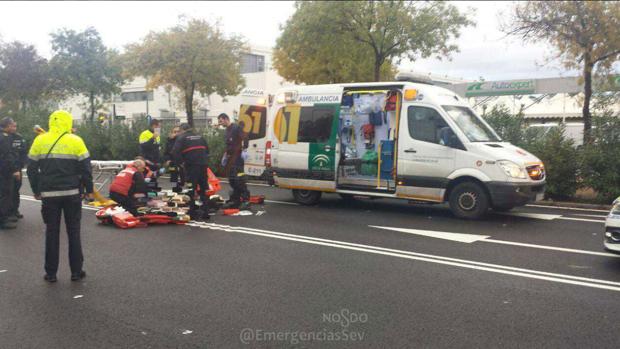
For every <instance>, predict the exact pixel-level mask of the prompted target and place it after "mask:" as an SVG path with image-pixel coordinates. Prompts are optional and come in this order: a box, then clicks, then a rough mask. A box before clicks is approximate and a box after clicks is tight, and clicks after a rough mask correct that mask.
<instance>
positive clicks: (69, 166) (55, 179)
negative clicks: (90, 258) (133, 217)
mask: <svg viewBox="0 0 620 349" xmlns="http://www.w3.org/2000/svg"><path fill="white" fill-rule="evenodd" d="M72 124H73V117H72V116H71V114H69V113H68V112H66V111H64V110H58V111H55V112H53V113H52V115H50V119H49V132H45V133H42V134H40V135H38V136H37V137H36V138H35V139H34V141H33V143H32V147H30V151H29V153H28V158H29V159H30V163H29V164H28V170H27V171H28V180H29V181H30V187H31V188H32V191H33V193H34V196H35V198H36V199H38V200H42V201H43V204H42V208H41V214H42V216H43V222H44V223H45V277H44V278H45V280H46V281H48V282H56V272H57V271H58V254H59V243H60V242H59V240H60V239H59V234H60V217H61V216H62V215H63V212H64V217H65V225H66V226H67V235H68V240H69V264H70V266H71V280H72V281H78V280H81V279H82V278H84V277H85V276H86V273H85V272H84V271H83V270H82V266H83V263H84V257H83V255H82V243H81V238H80V223H81V218H82V195H84V194H86V195H87V196H88V197H89V198H92V195H93V176H92V172H91V166H90V154H89V153H88V149H87V148H86V145H85V144H84V141H83V140H82V138H80V137H79V136H77V135H75V134H73V133H71V126H72Z"/></svg>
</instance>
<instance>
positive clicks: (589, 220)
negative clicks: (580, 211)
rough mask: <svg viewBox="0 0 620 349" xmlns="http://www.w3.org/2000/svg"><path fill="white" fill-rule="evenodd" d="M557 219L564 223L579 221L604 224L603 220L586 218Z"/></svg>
mask: <svg viewBox="0 0 620 349" xmlns="http://www.w3.org/2000/svg"><path fill="white" fill-rule="evenodd" d="M558 219H563V220H565V221H580V222H594V223H605V220H598V219H587V218H574V217H560V218H558Z"/></svg>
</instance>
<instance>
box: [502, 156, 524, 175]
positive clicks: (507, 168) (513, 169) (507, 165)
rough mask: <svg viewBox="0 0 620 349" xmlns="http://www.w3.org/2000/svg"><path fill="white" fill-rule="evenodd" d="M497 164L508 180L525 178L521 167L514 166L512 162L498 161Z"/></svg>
mask: <svg viewBox="0 0 620 349" xmlns="http://www.w3.org/2000/svg"><path fill="white" fill-rule="evenodd" d="M497 164H498V165H499V167H501V168H502V170H504V173H506V176H508V177H510V178H520V179H526V178H527V173H525V170H524V169H523V168H521V166H519V165H517V164H515V163H514V162H512V161H507V160H502V161H498V162H497Z"/></svg>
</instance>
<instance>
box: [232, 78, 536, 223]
mask: <svg viewBox="0 0 620 349" xmlns="http://www.w3.org/2000/svg"><path fill="white" fill-rule="evenodd" d="M406 80H407V81H396V82H381V83H350V84H331V85H314V86H293V87H286V88H283V89H281V90H279V91H278V92H277V93H276V94H275V98H273V100H272V101H271V102H272V103H270V104H271V105H270V108H269V110H267V107H266V106H264V105H262V106H261V105H242V107H241V110H240V119H243V120H244V123H245V124H246V125H245V128H246V131H247V132H248V133H249V134H250V139H251V141H250V148H249V159H250V161H249V162H248V164H247V166H246V167H248V168H246V171H248V172H249V173H250V174H252V175H256V176H260V175H267V176H268V177H271V178H272V180H273V183H274V184H275V185H276V186H278V187H280V188H287V189H291V190H292V191H293V196H294V198H295V200H296V201H298V202H299V203H301V204H305V205H314V204H317V203H318V202H319V200H320V198H321V195H322V193H337V194H340V195H341V196H342V197H343V198H345V199H350V198H352V197H354V196H366V197H369V196H370V197H380V198H400V199H407V200H410V201H414V202H426V203H443V202H448V203H449V206H450V209H451V210H452V212H453V213H454V215H456V216H457V217H460V218H465V219H476V218H479V217H481V216H483V215H484V214H485V213H486V212H487V211H488V210H489V209H494V210H497V211H507V210H510V209H512V208H513V207H516V206H522V205H525V204H526V203H528V202H532V201H537V200H541V199H542V198H543V195H544V190H545V168H544V165H543V163H542V162H541V161H540V160H539V159H538V158H537V157H535V156H534V155H532V154H530V153H528V152H526V151H525V150H523V149H520V148H518V147H516V146H514V145H512V144H510V143H508V142H504V141H502V139H501V138H500V137H499V136H498V135H497V133H496V132H495V131H494V130H493V129H492V128H491V126H489V124H487V123H486V122H485V121H484V120H483V119H482V118H481V117H479V116H478V115H476V114H475V113H474V112H473V111H472V109H471V108H470V106H469V105H468V104H467V102H466V101H465V100H463V99H462V98H460V97H459V96H457V95H456V94H455V93H454V92H452V91H449V90H447V89H444V88H441V87H438V86H434V85H432V84H431V83H430V82H429V81H426V80H424V79H420V78H411V77H407V78H406Z"/></svg>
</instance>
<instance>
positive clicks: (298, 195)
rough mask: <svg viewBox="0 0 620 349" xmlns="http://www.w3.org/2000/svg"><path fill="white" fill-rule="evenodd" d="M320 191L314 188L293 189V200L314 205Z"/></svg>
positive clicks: (316, 202)
mask: <svg viewBox="0 0 620 349" xmlns="http://www.w3.org/2000/svg"><path fill="white" fill-rule="evenodd" d="M321 194H322V193H321V192H320V191H314V190H303V189H293V197H294V198H295V201H297V202H299V203H300V204H302V205H316V204H318V203H319V200H321Z"/></svg>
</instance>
